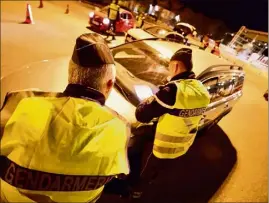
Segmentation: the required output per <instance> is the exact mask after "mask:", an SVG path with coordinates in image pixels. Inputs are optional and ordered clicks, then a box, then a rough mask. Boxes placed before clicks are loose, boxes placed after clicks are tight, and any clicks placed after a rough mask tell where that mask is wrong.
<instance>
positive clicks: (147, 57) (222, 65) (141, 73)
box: [1, 39, 245, 129]
mask: <svg viewBox="0 0 269 203" xmlns="http://www.w3.org/2000/svg"><path fill="white" fill-rule="evenodd" d="M183 47H186V46H185V45H182V44H179V43H175V42H169V41H166V40H160V39H158V40H138V41H135V42H131V43H126V44H122V45H119V46H116V47H114V48H111V51H112V54H113V56H114V59H115V64H116V70H117V78H116V84H115V86H114V89H113V91H112V93H111V95H110V97H109V99H108V100H107V102H106V105H108V106H109V107H111V108H112V109H114V110H115V111H117V112H118V113H119V114H121V115H122V116H124V117H125V118H126V119H127V120H128V121H129V122H130V123H132V124H134V125H135V126H136V124H137V125H138V126H139V125H140V124H139V123H137V121H136V118H135V109H136V106H137V105H138V104H139V103H140V102H141V101H142V100H144V99H145V98H148V97H149V96H151V95H152V94H154V93H155V92H156V91H158V89H159V88H158V86H159V85H163V84H165V83H166V82H167V77H168V75H169V71H168V69H167V67H168V64H169V60H170V58H171V56H172V55H173V54H174V53H175V52H176V51H177V50H178V49H180V48H183ZM192 50H193V71H194V72H195V73H196V75H197V79H199V80H200V81H202V82H203V84H204V85H206V86H207V89H208V91H209V93H210V95H211V103H210V104H209V106H208V108H207V110H206V112H205V113H204V119H203V120H202V121H201V123H200V129H202V128H204V127H208V126H212V125H214V124H215V123H217V122H218V121H219V120H220V119H222V118H223V117H224V116H225V115H226V114H228V113H229V112H230V111H231V110H232V108H233V107H234V105H235V104H236V102H237V101H238V99H239V98H240V97H241V96H242V87H243V83H244V78H245V73H244V71H243V70H242V68H241V67H238V66H235V65H232V64H230V63H229V62H227V61H226V60H224V59H221V58H218V57H217V56H215V55H213V54H209V53H207V52H204V51H202V50H199V49H192ZM69 60H70V56H69V57H63V58H59V59H56V60H51V61H50V60H44V61H41V62H36V63H31V64H29V65H27V66H25V67H24V68H22V69H19V70H18V71H16V72H14V73H12V74H10V75H8V76H6V77H3V78H1V106H2V105H3V102H4V98H5V95H6V94H7V92H10V91H17V90H22V89H29V88H37V89H39V90H42V91H50V92H62V91H63V90H64V89H65V87H66V86H67V79H68V63H69ZM29 96H30V95H29ZM146 125H152V123H151V124H146Z"/></svg>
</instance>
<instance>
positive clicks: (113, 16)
mask: <svg viewBox="0 0 269 203" xmlns="http://www.w3.org/2000/svg"><path fill="white" fill-rule="evenodd" d="M119 10H120V7H119V6H118V5H117V4H114V3H111V4H110V5H109V16H108V18H109V19H110V20H117V16H118V12H119Z"/></svg>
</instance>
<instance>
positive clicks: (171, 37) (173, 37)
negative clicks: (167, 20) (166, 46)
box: [166, 34, 184, 43]
mask: <svg viewBox="0 0 269 203" xmlns="http://www.w3.org/2000/svg"><path fill="white" fill-rule="evenodd" d="M166 39H168V40H169V41H173V42H179V43H183V42H184V39H183V38H182V37H180V36H178V35H176V34H169V35H167V36H166Z"/></svg>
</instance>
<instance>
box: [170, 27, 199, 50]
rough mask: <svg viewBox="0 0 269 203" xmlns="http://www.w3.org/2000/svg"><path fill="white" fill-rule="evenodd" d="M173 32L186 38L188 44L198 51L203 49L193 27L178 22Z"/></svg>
mask: <svg viewBox="0 0 269 203" xmlns="http://www.w3.org/2000/svg"><path fill="white" fill-rule="evenodd" d="M174 32H177V33H179V34H181V35H183V36H184V37H185V38H187V39H188V43H189V44H191V45H193V46H196V47H198V48H200V49H203V48H204V45H203V43H202V42H200V41H199V39H198V38H197V31H196V28H195V27H194V26H193V25H191V24H188V23H184V22H179V23H177V24H176V25H175V27H174Z"/></svg>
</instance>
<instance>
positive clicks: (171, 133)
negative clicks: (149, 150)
mask: <svg viewBox="0 0 269 203" xmlns="http://www.w3.org/2000/svg"><path fill="white" fill-rule="evenodd" d="M171 83H174V84H175V85H176V86H177V95H176V101H175V104H174V105H173V106H169V105H167V104H165V103H163V102H162V101H161V100H159V99H158V97H156V96H155V98H156V100H157V102H158V103H159V104H161V105H162V106H164V107H166V108H169V109H171V113H166V114H164V115H163V116H161V117H160V118H159V121H158V124H157V129H156V134H155V139H154V146H153V154H154V155H155V156H156V157H157V158H161V159H174V158H177V157H179V156H182V155H183V154H185V153H186V152H187V151H188V149H189V148H190V146H191V145H192V143H193V141H194V139H195V136H196V133H197V130H198V125H199V122H200V120H201V118H202V114H203V113H204V111H205V110H206V107H207V106H208V104H209V103H210V95H209V93H208V91H207V89H206V87H205V86H204V85H203V84H202V83H201V82H200V81H198V80H195V79H186V80H178V81H172V82H171Z"/></svg>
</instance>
